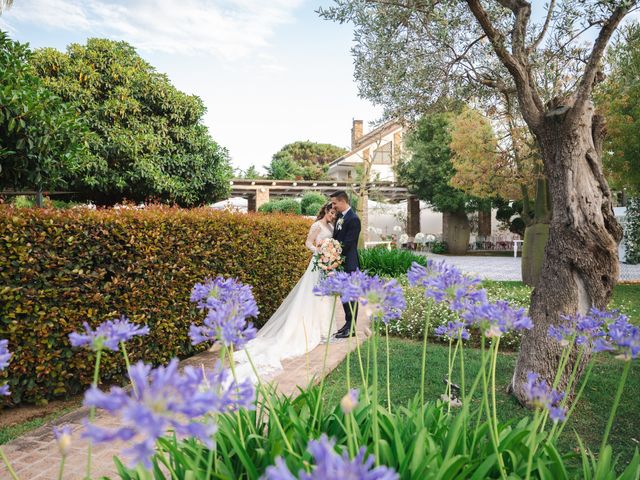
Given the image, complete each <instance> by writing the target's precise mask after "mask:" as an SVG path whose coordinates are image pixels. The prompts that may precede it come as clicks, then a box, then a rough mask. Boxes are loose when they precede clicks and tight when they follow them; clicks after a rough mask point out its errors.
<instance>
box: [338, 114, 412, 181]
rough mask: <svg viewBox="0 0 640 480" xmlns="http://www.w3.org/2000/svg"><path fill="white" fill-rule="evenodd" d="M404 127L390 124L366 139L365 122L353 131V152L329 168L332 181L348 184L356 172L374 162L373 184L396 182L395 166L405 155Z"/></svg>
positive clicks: (372, 166)
mask: <svg viewBox="0 0 640 480" xmlns="http://www.w3.org/2000/svg"><path fill="white" fill-rule="evenodd" d="M403 132H404V127H403V125H402V124H401V123H400V122H398V121H391V122H387V123H385V124H384V125H381V126H379V127H378V128H376V129H374V130H372V131H371V132H369V133H367V134H366V135H365V134H364V132H363V122H362V120H354V121H353V127H352V128H351V151H350V152H348V153H346V154H344V155H343V156H341V157H340V158H337V159H335V160H334V161H333V162H331V163H330V164H329V170H328V172H327V173H328V175H329V177H330V178H331V179H333V180H337V181H341V182H349V181H354V180H355V179H356V169H357V168H358V167H361V166H362V165H363V163H364V161H365V160H366V161H369V159H372V160H373V161H372V164H371V180H375V181H384V182H395V181H396V171H395V170H396V165H397V164H398V160H399V159H400V155H401V154H402V141H403V139H402V137H403Z"/></svg>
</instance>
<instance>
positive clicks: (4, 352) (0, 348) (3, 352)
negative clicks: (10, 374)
mask: <svg viewBox="0 0 640 480" xmlns="http://www.w3.org/2000/svg"><path fill="white" fill-rule="evenodd" d="M10 359H11V352H10V351H9V340H0V371H1V370H4V369H5V368H7V367H8V366H9V360H10Z"/></svg>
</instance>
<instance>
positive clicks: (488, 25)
mask: <svg viewBox="0 0 640 480" xmlns="http://www.w3.org/2000/svg"><path fill="white" fill-rule="evenodd" d="M497 1H498V3H500V4H501V5H503V6H506V7H507V8H511V7H513V8H515V12H518V11H519V10H518V9H519V8H521V7H522V6H525V5H528V2H523V1H518V0H497ZM467 5H468V6H469V9H470V10H471V13H473V15H474V17H475V18H476V20H477V21H478V23H479V24H480V27H481V28H482V30H483V31H484V33H485V34H486V35H487V38H488V39H489V41H490V42H491V45H492V46H493V50H494V51H495V52H496V55H497V56H498V59H500V61H501V62H502V64H503V65H504V66H505V67H506V68H507V70H508V71H509V73H510V74H511V76H512V77H513V80H514V82H515V84H516V89H517V90H518V98H519V99H520V105H521V107H522V115H523V117H524V118H525V120H526V122H527V123H528V124H529V126H530V127H531V128H532V129H536V128H537V126H538V125H540V123H541V121H542V109H541V105H542V101H541V100H540V98H539V96H538V93H537V92H536V90H535V86H534V85H533V84H532V82H531V77H530V76H529V74H528V71H527V68H526V66H525V63H526V60H527V59H526V56H525V55H522V56H519V58H517V57H514V56H513V55H512V54H511V53H509V51H508V50H507V48H506V47H505V39H504V35H502V33H501V32H499V31H498V30H496V28H495V27H494V26H493V23H492V22H491V19H490V18H489V15H488V14H487V11H486V10H485V9H484V7H483V6H482V5H481V3H480V0H467ZM523 21H524V22H525V24H524V29H526V22H527V21H528V15H526V12H525V13H523V14H519V15H518V14H516V23H521V22H523ZM518 28H522V26H521V25H520V26H517V25H516V26H515V27H514V35H515V36H518V35H520V33H516V32H515V30H518ZM517 41H520V40H519V39H517ZM523 41H524V40H523ZM518 48H521V47H518ZM516 51H517V49H516ZM520 53H521V54H522V53H524V52H520Z"/></svg>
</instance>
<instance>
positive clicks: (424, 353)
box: [420, 305, 431, 421]
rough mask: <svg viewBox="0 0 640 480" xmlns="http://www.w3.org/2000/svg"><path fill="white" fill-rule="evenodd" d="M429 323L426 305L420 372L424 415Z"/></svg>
mask: <svg viewBox="0 0 640 480" xmlns="http://www.w3.org/2000/svg"><path fill="white" fill-rule="evenodd" d="M430 324H431V305H428V306H427V311H426V314H425V317H424V334H423V339H422V371H421V373H420V404H421V407H422V412H423V415H422V416H423V417H424V402H425V398H424V396H425V375H426V370H427V336H428V335H429V326H430ZM423 421H424V419H423Z"/></svg>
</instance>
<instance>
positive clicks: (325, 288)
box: [313, 272, 349, 297]
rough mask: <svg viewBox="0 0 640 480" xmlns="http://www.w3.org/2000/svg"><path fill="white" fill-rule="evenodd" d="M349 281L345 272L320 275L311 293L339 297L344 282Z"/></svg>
mask: <svg viewBox="0 0 640 480" xmlns="http://www.w3.org/2000/svg"><path fill="white" fill-rule="evenodd" d="M348 281H349V274H348V273H347V272H332V273H331V274H329V275H326V276H325V277H322V278H321V279H320V281H319V282H318V284H317V285H316V286H315V287H313V293H314V294H315V295H318V296H320V297H340V296H342V294H343V293H344V290H345V284H346V283H347V282H348Z"/></svg>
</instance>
